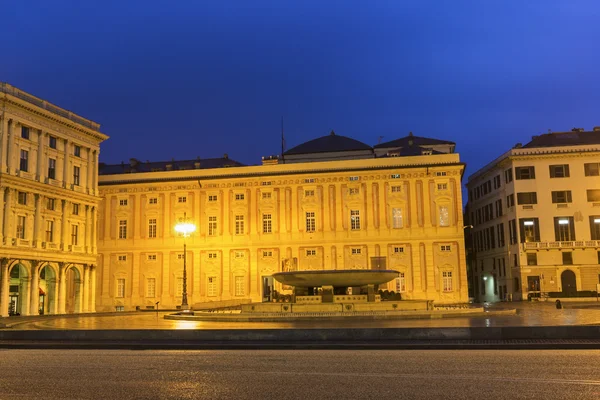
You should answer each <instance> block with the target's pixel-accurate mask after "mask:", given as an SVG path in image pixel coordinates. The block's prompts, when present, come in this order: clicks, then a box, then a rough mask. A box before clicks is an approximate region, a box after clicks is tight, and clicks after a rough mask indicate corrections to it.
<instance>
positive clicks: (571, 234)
mask: <svg viewBox="0 0 600 400" xmlns="http://www.w3.org/2000/svg"><path fill="white" fill-rule="evenodd" d="M569 237H570V239H571V240H575V221H574V220H573V217H569Z"/></svg>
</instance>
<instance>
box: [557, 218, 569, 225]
mask: <svg viewBox="0 0 600 400" xmlns="http://www.w3.org/2000/svg"><path fill="white" fill-rule="evenodd" d="M558 224H559V225H569V220H568V219H559V220H558Z"/></svg>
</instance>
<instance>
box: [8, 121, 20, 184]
mask: <svg viewBox="0 0 600 400" xmlns="http://www.w3.org/2000/svg"><path fill="white" fill-rule="evenodd" d="M17 125H18V123H17V121H15V120H12V121H11V123H10V128H9V132H10V133H9V135H8V146H7V147H6V171H7V172H8V173H9V174H12V173H14V172H15V155H14V153H15V135H16V134H17Z"/></svg>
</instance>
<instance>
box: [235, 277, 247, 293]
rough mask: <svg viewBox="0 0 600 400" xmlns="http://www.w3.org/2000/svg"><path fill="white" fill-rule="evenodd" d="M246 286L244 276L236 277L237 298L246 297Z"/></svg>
mask: <svg viewBox="0 0 600 400" xmlns="http://www.w3.org/2000/svg"><path fill="white" fill-rule="evenodd" d="M245 286H246V285H245V284H244V277H243V276H236V277H235V295H236V296H243V295H244V288H245Z"/></svg>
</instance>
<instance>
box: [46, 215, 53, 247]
mask: <svg viewBox="0 0 600 400" xmlns="http://www.w3.org/2000/svg"><path fill="white" fill-rule="evenodd" d="M53 241H54V221H52V220H47V221H46V242H50V243H52V242H53Z"/></svg>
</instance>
